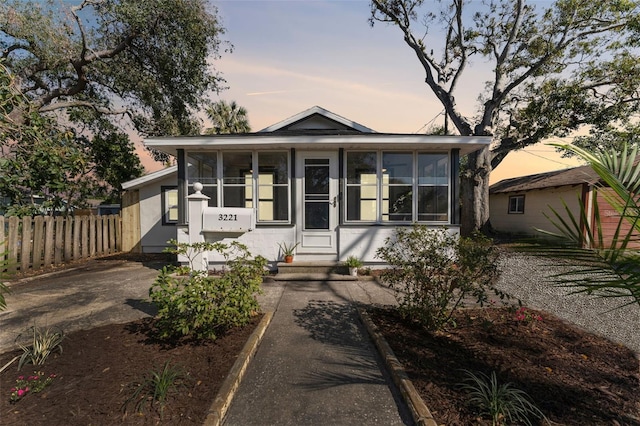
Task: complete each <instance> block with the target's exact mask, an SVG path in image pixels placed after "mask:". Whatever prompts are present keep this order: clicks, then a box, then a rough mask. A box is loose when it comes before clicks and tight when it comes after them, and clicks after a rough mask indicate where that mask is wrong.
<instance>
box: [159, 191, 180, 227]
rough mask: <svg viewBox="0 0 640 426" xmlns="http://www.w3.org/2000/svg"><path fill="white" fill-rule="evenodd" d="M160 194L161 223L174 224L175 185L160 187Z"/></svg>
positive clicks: (176, 211) (175, 219)
mask: <svg viewBox="0 0 640 426" xmlns="http://www.w3.org/2000/svg"><path fill="white" fill-rule="evenodd" d="M160 192H161V194H162V206H163V209H162V211H163V215H162V224H163V225H175V224H176V223H178V188H177V187H176V186H163V187H161V191H160Z"/></svg>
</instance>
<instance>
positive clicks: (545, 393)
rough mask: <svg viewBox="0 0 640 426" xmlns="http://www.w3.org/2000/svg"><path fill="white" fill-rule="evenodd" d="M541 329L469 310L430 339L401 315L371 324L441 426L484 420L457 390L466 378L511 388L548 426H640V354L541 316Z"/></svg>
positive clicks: (382, 316)
mask: <svg viewBox="0 0 640 426" xmlns="http://www.w3.org/2000/svg"><path fill="white" fill-rule="evenodd" d="M531 312H532V314H533V315H540V317H541V318H542V320H541V321H537V320H535V319H534V320H532V321H530V322H528V321H518V320H517V319H516V318H515V312H514V311H513V309H511V310H509V309H507V308H492V309H487V308H485V309H484V310H469V311H467V312H465V313H463V314H461V315H458V317H457V322H458V327H456V328H454V329H452V330H450V331H448V332H441V333H429V332H426V331H424V330H422V329H420V327H417V326H416V324H412V323H411V322H409V321H405V320H403V319H402V318H400V317H399V316H398V315H397V314H396V313H395V311H390V310H383V309H373V310H372V311H371V314H372V319H373V320H374V322H375V323H376V324H377V325H378V326H379V327H380V329H381V331H382V332H383V334H384V337H385V338H386V340H387V341H388V343H389V344H390V346H391V347H392V349H393V351H394V352H395V354H396V355H397V357H398V358H399V360H400V362H401V363H402V364H403V366H404V367H405V369H406V370H407V373H408V375H409V377H410V379H411V381H412V382H413V384H414V386H415V387H416V389H417V390H418V392H419V393H420V394H421V396H422V398H423V399H424V401H425V402H426V404H427V405H428V407H429V408H430V410H431V411H432V414H433V416H434V418H435V419H436V421H437V422H438V424H446V425H448V426H454V425H461V426H467V425H474V424H491V423H490V422H487V421H486V418H485V420H480V419H479V415H478V412H477V411H476V410H474V409H473V408H472V407H469V406H468V405H467V403H466V394H465V393H464V391H462V390H461V389H460V388H459V386H458V385H459V384H460V383H462V382H463V381H464V379H465V373H464V370H469V371H474V372H483V373H484V374H487V375H489V374H490V373H491V371H496V373H497V376H498V380H499V381H500V382H511V383H513V385H514V386H515V387H517V388H519V389H521V390H523V391H525V392H527V393H528V394H529V396H530V397H531V398H532V399H533V401H534V403H535V404H536V405H537V406H538V408H540V409H541V410H542V412H543V413H544V414H545V415H546V416H547V418H548V419H549V420H551V421H552V422H555V424H562V425H640V399H639V398H638V395H639V391H640V374H639V371H640V369H639V363H638V358H637V356H636V354H635V353H634V352H633V351H631V350H629V349H627V348H625V347H624V346H622V345H619V344H616V343H613V342H610V341H608V340H606V339H604V338H601V337H598V336H595V335H593V334H591V333H587V332H585V331H583V330H580V329H578V328H576V327H574V326H572V325H570V324H567V323H566V322H563V321H562V320H560V319H558V318H556V317H554V316H552V315H550V314H548V313H545V312H541V311H531Z"/></svg>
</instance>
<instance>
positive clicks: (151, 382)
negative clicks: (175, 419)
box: [122, 361, 186, 419]
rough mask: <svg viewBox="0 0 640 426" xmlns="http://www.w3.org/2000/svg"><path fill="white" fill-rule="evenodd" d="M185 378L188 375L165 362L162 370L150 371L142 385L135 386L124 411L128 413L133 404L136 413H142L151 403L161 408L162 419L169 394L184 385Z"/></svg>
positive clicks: (124, 406)
mask: <svg viewBox="0 0 640 426" xmlns="http://www.w3.org/2000/svg"><path fill="white" fill-rule="evenodd" d="M185 378H186V375H185V374H183V372H182V371H181V370H180V369H179V368H177V367H176V366H173V365H171V364H170V363H169V361H167V362H165V363H164V366H163V367H162V370H159V371H155V370H152V371H150V372H149V373H148V374H147V377H146V378H145V380H144V381H143V382H142V383H138V384H136V385H135V387H134V391H133V393H132V395H131V397H129V398H128V399H127V400H126V401H125V403H124V405H123V406H122V409H123V411H124V412H126V411H127V408H128V406H129V404H132V403H133V404H135V410H136V412H138V413H142V412H143V410H144V406H145V404H146V403H147V402H150V403H151V405H152V406H153V405H158V406H159V412H160V418H161V419H162V418H163V415H164V407H165V405H166V403H167V397H168V396H169V393H170V392H173V391H176V390H177V388H178V386H180V385H184V383H183V382H184V379H185Z"/></svg>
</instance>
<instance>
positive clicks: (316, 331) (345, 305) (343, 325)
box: [223, 281, 412, 426]
mask: <svg viewBox="0 0 640 426" xmlns="http://www.w3.org/2000/svg"><path fill="white" fill-rule="evenodd" d="M262 299H263V305H264V309H265V310H273V311H275V314H274V317H273V320H272V322H271V325H270V326H269V328H268V329H267V331H266V333H265V335H264V337H263V340H262V343H261V344H260V347H259V348H258V350H257V352H256V355H255V358H254V359H253V360H252V362H251V364H250V365H249V367H248V369H247V373H246V375H245V377H244V379H243V380H242V383H241V384H240V387H239V389H238V391H237V393H236V395H235V396H234V399H233V402H232V404H231V407H230V408H229V411H228V412H227V415H226V418H225V421H224V422H223V424H225V425H227V426H235V425H245V426H247V425H325V424H326V425H354V424H380V425H403V424H412V420H411V415H410V413H409V411H408V409H407V408H406V406H405V404H404V402H403V401H402V399H401V398H400V397H399V393H398V392H397V390H396V388H395V386H394V385H393V382H392V380H391V379H390V378H389V377H388V376H387V373H386V369H385V367H384V365H383V362H382V361H381V359H380V358H379V356H378V354H377V351H376V349H375V347H374V346H373V344H372V342H371V341H370V339H369V337H368V335H367V332H366V331H365V329H364V328H363V325H362V324H361V322H360V320H359V317H358V314H357V312H356V309H355V306H356V304H357V303H359V302H362V303H393V300H394V299H393V297H392V296H391V295H390V294H389V293H388V290H387V289H386V288H383V287H381V286H379V285H378V284H377V283H376V282H374V281H329V282H323V281H310V282H301V281H299V282H295V281H294V282H280V283H273V284H269V283H267V284H265V295H264V296H263V297H262Z"/></svg>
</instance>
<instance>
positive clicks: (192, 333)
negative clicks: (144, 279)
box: [149, 242, 267, 339]
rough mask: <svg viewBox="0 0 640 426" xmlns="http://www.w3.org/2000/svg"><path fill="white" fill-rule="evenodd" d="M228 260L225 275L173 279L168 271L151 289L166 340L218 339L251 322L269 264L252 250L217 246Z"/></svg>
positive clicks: (241, 246) (243, 247) (237, 244)
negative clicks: (232, 329) (225, 332)
mask: <svg viewBox="0 0 640 426" xmlns="http://www.w3.org/2000/svg"><path fill="white" fill-rule="evenodd" d="M212 247H214V249H215V250H217V251H219V252H221V253H222V254H223V255H224V256H225V258H226V259H227V264H226V267H225V268H224V271H223V272H222V274H221V275H220V276H215V277H214V276H211V277H210V276H207V275H206V274H203V273H192V274H190V275H189V276H188V277H178V276H175V275H172V274H171V273H170V272H169V270H168V269H166V268H164V269H163V270H162V271H161V273H160V275H159V276H158V278H157V279H156V281H155V283H154V284H153V286H152V287H151V289H150V290H149V295H150V297H151V300H152V301H153V303H155V304H156V306H157V307H158V314H157V316H156V327H157V329H158V332H159V336H160V337H161V338H165V339H166V338H180V337H192V338H195V339H215V338H216V337H217V336H218V335H219V334H220V333H223V332H224V331H226V330H228V329H229V328H232V327H237V326H243V325H245V324H247V323H248V322H249V321H250V319H251V317H252V316H253V315H255V313H256V312H258V311H259V309H260V307H259V305H258V301H257V300H256V298H255V295H256V294H258V293H259V292H260V291H261V289H260V284H261V283H262V277H263V275H264V274H265V266H266V264H267V260H266V259H265V258H263V257H262V256H257V257H256V258H252V257H251V254H250V253H249V251H248V250H247V248H246V246H244V245H242V244H240V243H238V242H233V243H231V244H230V245H224V244H219V243H218V244H216V245H215V246H212Z"/></svg>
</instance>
